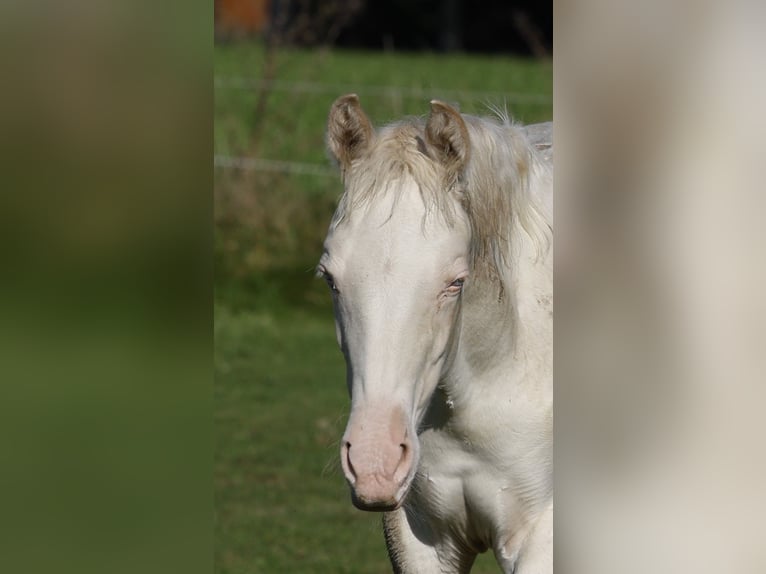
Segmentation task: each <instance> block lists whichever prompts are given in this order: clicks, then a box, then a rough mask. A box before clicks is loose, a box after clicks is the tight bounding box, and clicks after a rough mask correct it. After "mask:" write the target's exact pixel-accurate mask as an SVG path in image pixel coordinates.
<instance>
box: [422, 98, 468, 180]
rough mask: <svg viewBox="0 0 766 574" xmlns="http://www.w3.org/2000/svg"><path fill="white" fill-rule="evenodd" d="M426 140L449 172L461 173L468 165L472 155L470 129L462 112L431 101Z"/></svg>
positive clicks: (442, 103)
mask: <svg viewBox="0 0 766 574" xmlns="http://www.w3.org/2000/svg"><path fill="white" fill-rule="evenodd" d="M426 140H427V141H428V143H429V144H430V146H431V148H432V149H434V150H435V151H436V155H437V157H438V158H439V160H440V161H441V163H442V164H443V165H444V166H445V167H446V168H447V171H448V172H451V173H459V172H460V171H462V170H463V168H464V167H465V166H466V164H467V163H468V159H469V158H470V155H471V142H470V140H469V138H468V127H466V125H465V121H464V120H463V116H461V115H460V112H458V111H457V110H456V109H455V108H453V107H452V106H450V105H448V104H445V103H444V102H440V101H439V100H431V113H430V114H429V115H428V119H427V120H426Z"/></svg>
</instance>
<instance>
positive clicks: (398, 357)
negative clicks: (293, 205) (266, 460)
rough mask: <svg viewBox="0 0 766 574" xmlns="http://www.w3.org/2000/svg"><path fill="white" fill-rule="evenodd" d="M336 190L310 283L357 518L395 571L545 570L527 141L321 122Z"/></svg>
mask: <svg viewBox="0 0 766 574" xmlns="http://www.w3.org/2000/svg"><path fill="white" fill-rule="evenodd" d="M328 146H329V149H330V152H331V153H332V155H333V156H334V157H335V158H336V160H337V162H338V164H339V166H340V169H341V172H342V176H343V182H344V187H345V192H344V194H343V196H342V198H341V200H340V203H339V206H338V210H337V212H336V214H335V216H334V218H333V221H332V223H331V226H330V231H329V233H328V235H327V239H326V241H325V245H324V253H323V254H322V257H321V260H320V262H319V265H318V272H319V273H320V274H321V275H322V276H323V277H324V278H325V279H326V280H327V283H328V284H329V286H330V289H331V291H332V297H333V301H334V304H335V318H336V330H337V336H338V342H339V344H340V347H341V350H342V351H343V354H344V355H345V358H346V363H347V373H348V374H347V383H348V389H349V392H350V395H351V414H350V417H349V421H348V426H347V429H346V432H345V434H344V436H343V439H342V446H341V462H342V465H343V470H344V472H345V475H346V478H347V480H348V483H349V485H350V487H351V495H352V500H353V502H354V504H355V505H356V506H357V507H359V508H361V509H363V510H382V511H385V512H386V514H385V515H384V530H385V536H386V542H387V546H388V550H389V555H390V557H391V561H392V564H393V566H394V570H395V571H397V572H407V573H413V574H429V573H437V572H438V573H443V572H467V571H469V570H470V568H471V565H472V564H473V561H474V559H475V558H476V555H477V553H480V552H483V551H485V550H487V549H489V548H491V549H492V550H493V551H494V553H495V556H496V558H497V561H498V563H499V564H500V566H501V567H502V569H503V571H504V572H507V573H509V572H516V573H519V574H527V573H532V572H551V571H552V527H553V526H552V513H553V502H552V500H553V490H552V489H553V480H552V470H553V468H552V466H553V461H552V455H553V452H552V431H553V428H552V427H553V419H552V374H551V370H552V369H551V357H552V314H553V313H552V269H551V263H552V253H551V221H552V201H551V187H552V175H551V168H550V162H549V161H547V158H546V157H544V156H543V155H542V152H540V151H539V150H538V149H536V146H535V145H533V143H531V142H530V140H529V138H528V137H527V132H526V131H525V130H524V129H523V128H519V127H517V126H514V125H511V123H510V122H509V121H508V120H507V118H503V117H501V118H500V119H499V120H495V119H486V118H478V117H471V116H467V115H461V114H460V113H458V112H457V111H456V110H455V109H454V108H452V107H450V106H449V105H447V104H444V103H442V102H438V101H433V102H431V112H430V114H429V116H428V118H427V119H426V120H425V121H422V120H416V119H413V120H407V121H403V122H400V123H395V124H392V125H389V126H386V127H384V128H382V129H381V130H380V131H378V132H377V133H376V132H375V130H374V129H373V127H372V125H371V123H370V121H369V119H368V118H367V116H366V115H365V113H364V112H363V110H362V108H361V106H360V104H359V99H358V98H357V97H356V96H355V95H353V94H352V95H348V96H344V97H341V98H339V99H338V100H337V101H336V102H335V103H334V105H333V106H332V109H331V111H330V117H329V124H328Z"/></svg>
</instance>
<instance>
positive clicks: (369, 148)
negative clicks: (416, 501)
mask: <svg viewBox="0 0 766 574" xmlns="http://www.w3.org/2000/svg"><path fill="white" fill-rule="evenodd" d="M328 146H329V149H330V152H331V153H332V155H333V156H334V157H335V159H336V160H337V161H338V164H339V166H340V169H341V171H342V173H343V180H344V186H345V193H344V196H343V198H342V199H341V202H340V205H339V208H338V212H337V213H336V215H335V218H334V220H333V224H332V225H331V228H330V232H329V234H328V236H327V239H326V241H325V246H324V253H323V255H322V258H321V260H320V262H319V266H318V270H319V273H320V274H321V275H322V276H324V278H325V279H326V281H327V283H328V285H329V286H330V290H331V292H332V297H333V301H334V305H335V320H336V330H337V336H338V343H339V345H340V347H341V349H342V351H343V353H344V355H345V357H346V363H347V383H348V387H349V393H350V395H351V414H350V417H349V421H348V426H347V428H346V432H345V434H344V436H343V439H342V445H341V461H342V465H343V470H344V472H345V475H346V478H347V479H348V482H349V484H350V486H351V489H352V498H353V501H354V504H355V505H356V506H357V507H359V508H361V509H364V510H391V509H393V508H396V507H398V506H399V505H400V504H401V503H402V501H403V499H404V497H405V495H406V492H407V489H408V487H409V485H410V483H411V482H412V479H413V477H414V475H415V472H416V467H417V461H418V452H419V444H418V436H417V429H418V425H419V424H420V422H421V420H422V418H423V415H424V413H425V411H426V409H427V407H428V405H429V402H430V400H431V397H432V395H433V393H434V391H435V389H436V386H437V384H438V382H439V378H440V376H441V374H442V373H443V371H444V368H445V363H446V361H448V359H449V355H450V350H451V348H452V345H453V344H454V343H455V337H454V334H455V332H456V325H457V323H458V321H459V316H460V312H459V311H460V304H461V303H460V302H461V293H462V290H463V287H464V284H465V283H467V282H468V281H470V278H469V272H470V253H469V251H470V240H471V232H470V225H469V222H468V220H467V217H466V215H465V212H464V211H463V209H462V207H461V189H460V185H461V181H462V173H463V170H464V168H465V166H466V163H467V161H468V157H469V153H470V143H469V139H468V130H467V128H466V125H465V123H464V121H463V119H462V117H461V116H460V114H459V113H458V112H457V111H455V110H454V109H453V108H451V107H449V106H447V105H446V104H443V103H440V102H432V103H431V113H430V115H429V117H428V119H427V121H426V123H425V125H419V124H417V123H415V122H413V123H409V124H399V125H394V126H391V127H389V128H386V129H384V130H383V131H381V132H380V133H379V134H376V133H375V131H374V130H373V128H372V125H371V123H370V121H369V120H368V118H367V116H366V115H365V114H364V112H363V111H362V108H361V106H360V105H359V100H358V98H357V97H356V96H355V95H349V96H344V97H341V98H339V99H338V100H337V101H336V102H335V104H334V105H333V106H332V110H331V112H330V117H329V125H328Z"/></svg>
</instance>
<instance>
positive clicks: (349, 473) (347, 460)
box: [341, 441, 356, 484]
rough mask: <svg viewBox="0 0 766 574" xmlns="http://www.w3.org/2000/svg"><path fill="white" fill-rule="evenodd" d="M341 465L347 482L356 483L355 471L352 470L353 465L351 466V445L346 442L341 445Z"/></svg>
mask: <svg viewBox="0 0 766 574" xmlns="http://www.w3.org/2000/svg"><path fill="white" fill-rule="evenodd" d="M341 464H342V465H343V470H345V471H346V477H347V478H348V479H349V481H350V482H351V483H352V484H353V483H354V482H356V470H354V465H353V464H351V443H350V442H348V441H345V442H344V443H343V448H342V452H341Z"/></svg>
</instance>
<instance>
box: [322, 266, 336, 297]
mask: <svg viewBox="0 0 766 574" xmlns="http://www.w3.org/2000/svg"><path fill="white" fill-rule="evenodd" d="M323 276H324V280H325V281H327V286H328V287H329V288H330V291H332V292H333V293H337V292H338V287H337V286H336V285H335V279H333V277H332V275H330V274H329V273H327V272H326V271H325V272H324V273H323Z"/></svg>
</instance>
